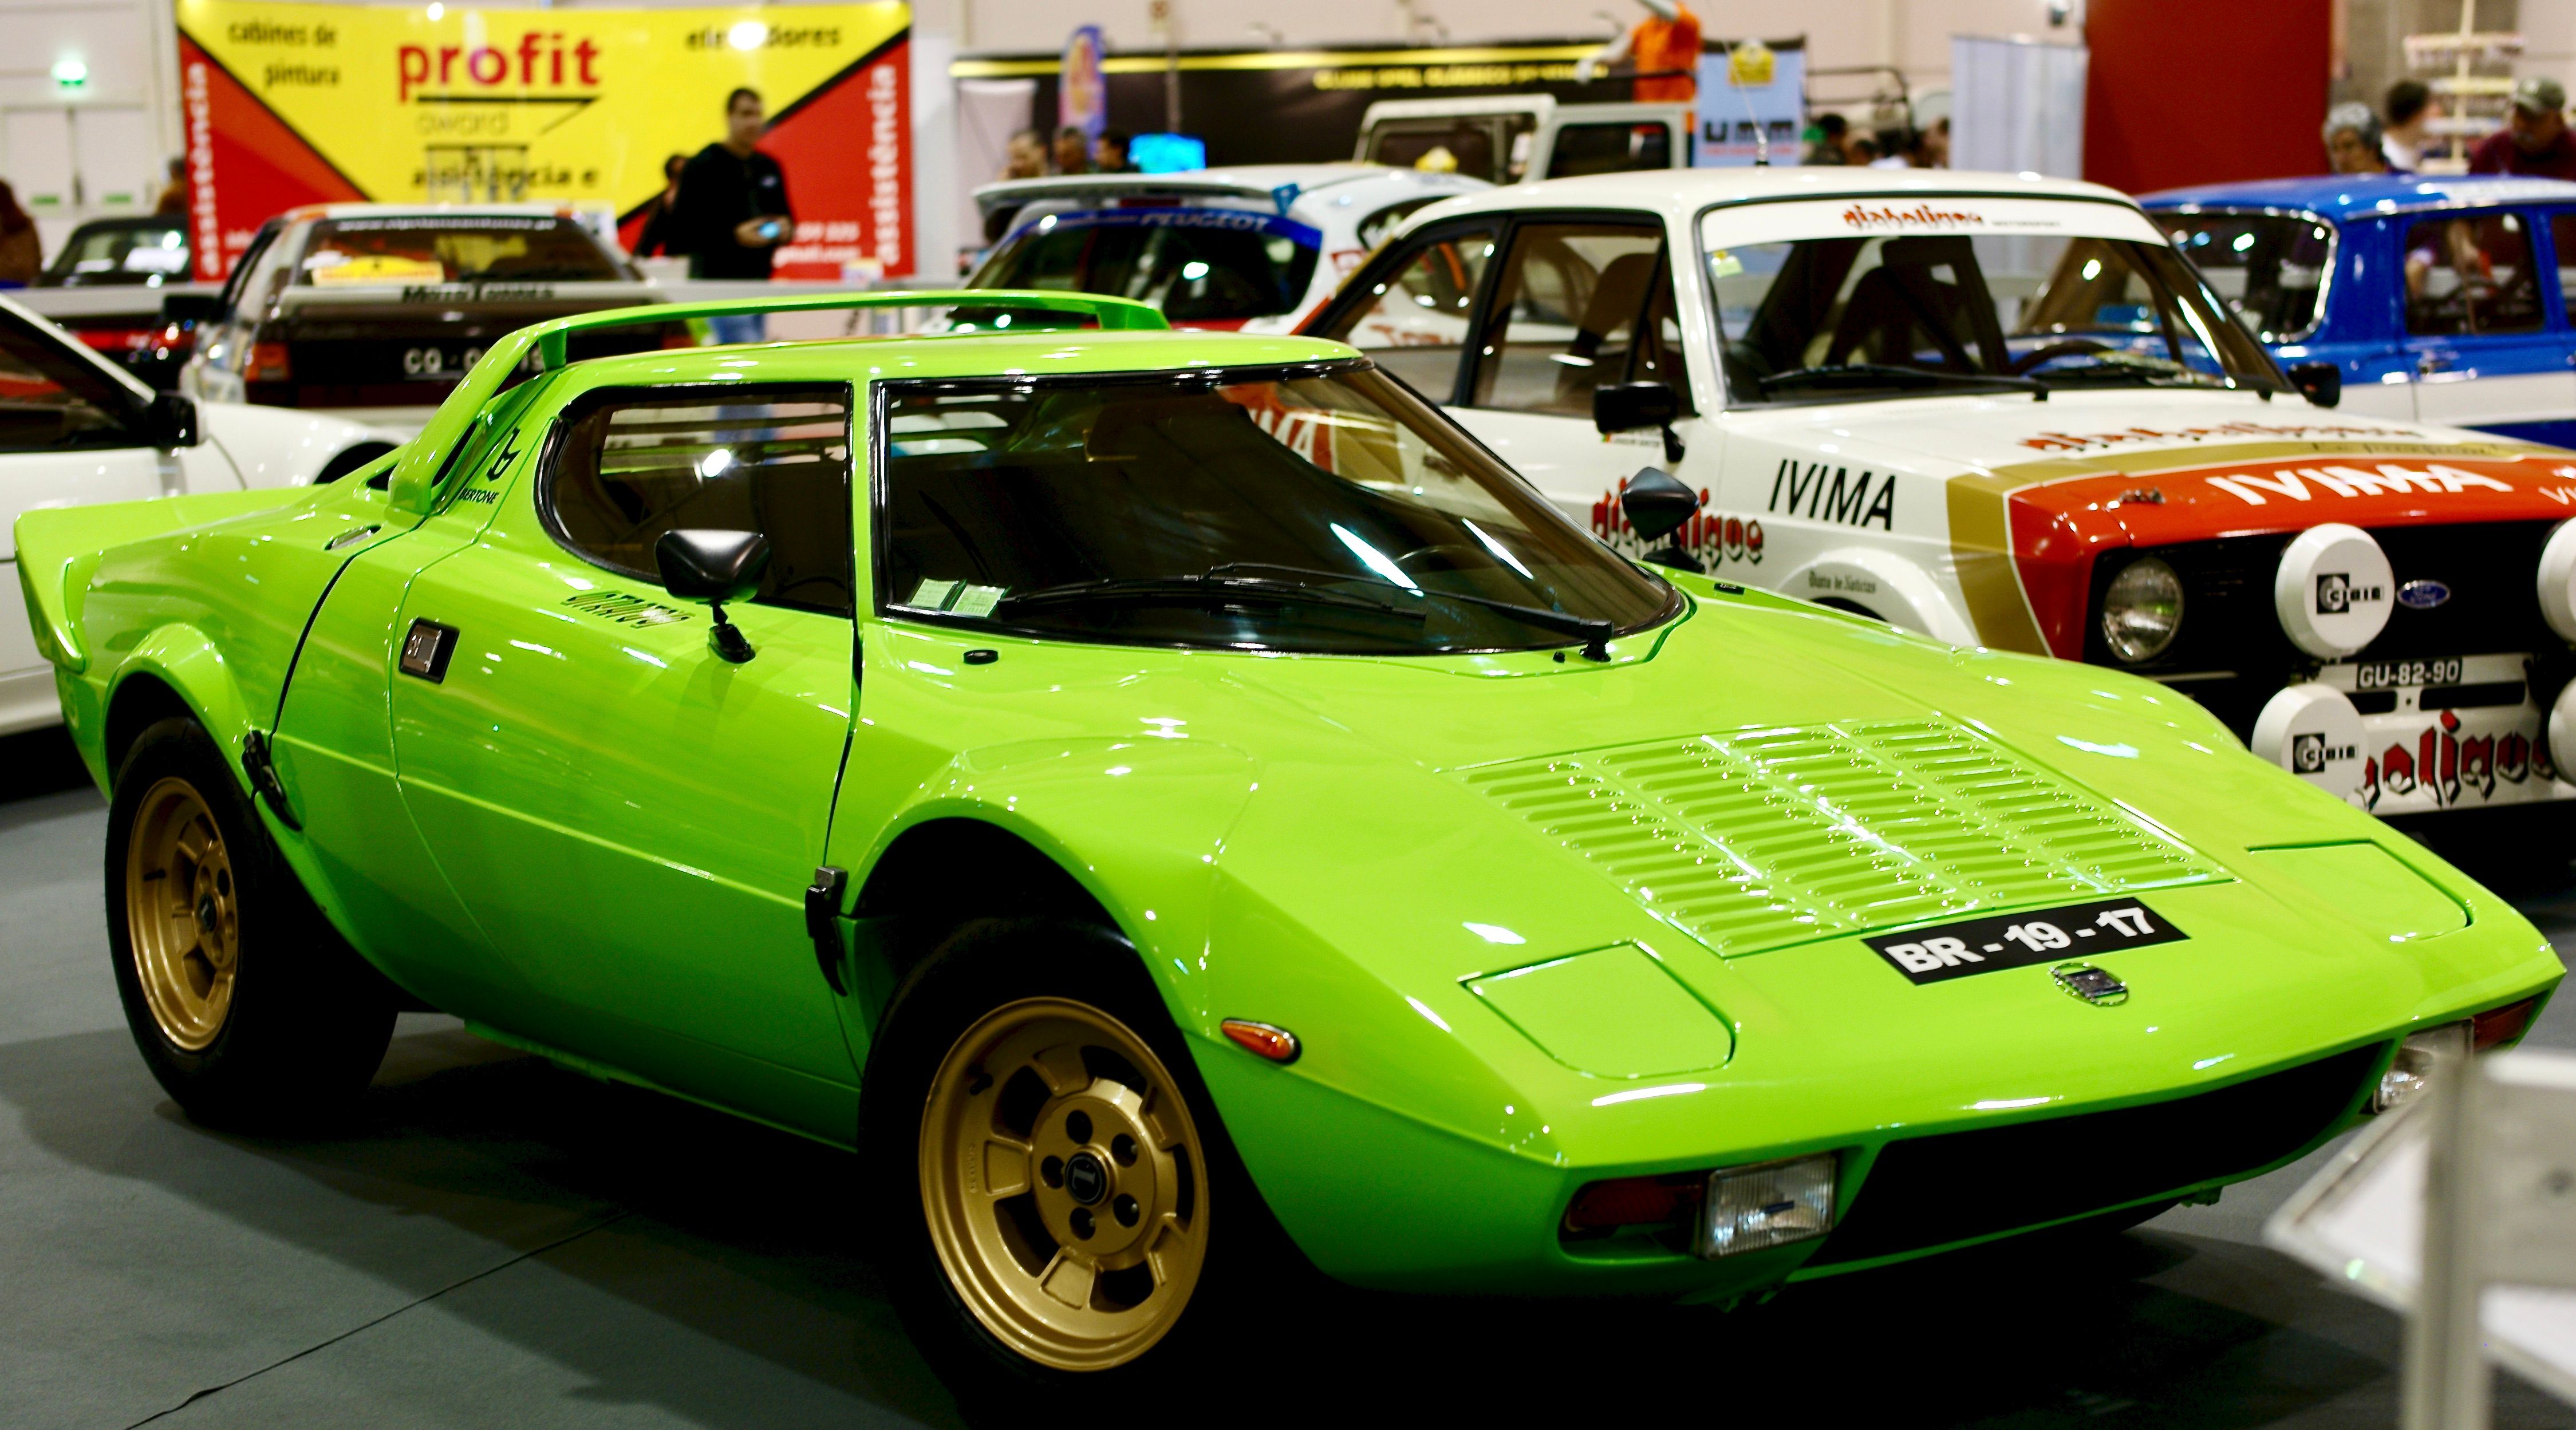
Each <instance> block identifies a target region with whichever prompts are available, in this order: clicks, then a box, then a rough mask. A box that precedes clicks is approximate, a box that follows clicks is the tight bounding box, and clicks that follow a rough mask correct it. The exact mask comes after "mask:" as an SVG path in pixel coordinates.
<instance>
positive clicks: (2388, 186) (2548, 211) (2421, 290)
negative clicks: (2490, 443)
mask: <svg viewBox="0 0 2576 1430" xmlns="http://www.w3.org/2000/svg"><path fill="white" fill-rule="evenodd" d="M2138 202H2139V203H2141V204H2143V205H2144V206H2145V207H2146V208H2147V210H2148V212H2149V213H2151V214H2153V215H2154V217H2155V219H2156V221H2157V222H2158V223H2160V224H2162V225H2163V226H2164V227H2165V229H2166V230H2167V231H2168V232H2170V233H2171V234H2172V235H2173V238H2174V242H2175V244H2176V245H2177V246H2179V247H2180V248H2181V249H2182V251H2183V252H2185V253H2187V254H2189V255H2190V256H2191V259H2192V261H2193V262H2195V263H2197V264H2199V265H2200V269H2201V271H2202V272H2203V273H2205V274H2207V275H2208V277H2209V281H2210V285H2211V286H2212V287H2214V288H2216V289H2217V290H2218V292H2219V293H2220V294H2221V295H2222V296H2223V297H2225V298H2226V299H2227V300H2228V301H2229V302H2230V303H2231V304H2232V305H2233V306H2234V307H2235V309H2236V311H2237V314H2238V316H2239V317H2241V318H2242V319H2243V320H2244V322H2245V325H2246V326H2247V327H2248V328H2251V329H2252V330H2253V331H2254V333H2255V335H2256V336H2257V337H2259V338H2260V339H2262V341H2263V343H2264V344H2265V345H2266V346H2268V347H2270V348H2271V350H2272V354H2273V356H2274V357H2276V358H2278V359H2280V361H2281V364H2282V366H2284V367H2291V366H2296V365H2298V364H2302V363H2332V364H2333V365H2334V366H2335V367H2336V368H2338V369H2340V370H2341V373H2342V378H2343V399H2342V406H2343V407H2344V408H2346V409H2347V410H2350V411H2354V412H2362V413H2367V414H2370V415H2372V416H2379V417H2397V418H2406V419H2412V420H2416V421H2422V422H2438V423H2442V424H2445V425H2448V426H2454V427H2475V428H2478V429H2481V430H2483V431H2488V432H2495V433H2500V434H2504V435H2508V436H2513V437H2519V438H2523V439H2525V440H2528V441H2535V442H2547V443H2550V444H2552V445H2555V446H2576V328H2571V327H2570V326H2569V322H2568V307H2569V303H2570V295H2569V289H2570V288H2571V286H2576V183H2562V182H2560V181H2558V180H2555V179H2520V178H2501V177H2498V178H2439V179H2424V178H2400V177H2395V176H2372V177H2361V176H2354V175H2330V176H2327V177H2323V178H2313V179H2271V180H2265V181H2262V182H2259V183H2246V184H2215V185H2211V186H2209V187H2206V188H2197V189H2172V190H2168V191H2166V192H2164V193H2159V194H2149V195H2147V196H2146V197H2144V198H2142V199H2140V200H2139V201H2138Z"/></svg>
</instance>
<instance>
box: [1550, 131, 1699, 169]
mask: <svg viewBox="0 0 2576 1430" xmlns="http://www.w3.org/2000/svg"><path fill="white" fill-rule="evenodd" d="M1672 166H1673V131H1672V129H1671V128H1670V127H1669V126H1666V125H1663V124H1568V125H1566V126H1565V127H1563V128H1561V129H1559V130H1557V131H1556V143H1555V144H1554V145H1552V146H1551V147H1550V148H1549V149H1548V155H1547V176H1548V177H1549V178H1551V179H1565V178H1572V177H1574V176H1575V175H1578V174H1624V173H1627V172H1628V171H1630V170H1632V169H1669V168H1671V167H1672Z"/></svg>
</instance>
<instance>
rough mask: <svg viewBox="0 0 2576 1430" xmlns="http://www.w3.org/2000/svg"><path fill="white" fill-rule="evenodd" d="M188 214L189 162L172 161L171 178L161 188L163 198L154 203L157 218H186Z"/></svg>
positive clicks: (153, 208) (155, 200) (182, 160)
mask: <svg viewBox="0 0 2576 1430" xmlns="http://www.w3.org/2000/svg"><path fill="white" fill-rule="evenodd" d="M187 212H188V161H187V160H185V159H173V160H171V161H170V178H169V181H168V182H167V183H164V184H163V185H162V186H161V196H160V197H159V198H156V199H154V200H153V201H152V214H153V217H155V218H176V217H184V216H185V215H186V214H187Z"/></svg>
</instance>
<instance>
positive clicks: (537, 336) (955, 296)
mask: <svg viewBox="0 0 2576 1430" xmlns="http://www.w3.org/2000/svg"><path fill="white" fill-rule="evenodd" d="M961 304H969V305H972V306H975V307H979V308H992V307H1005V308H1012V309H1021V310H1036V311H1041V312H1056V313H1066V314H1072V315H1075V316H1080V317H1087V318H1090V319H1092V320H1094V321H1096V322H1098V323H1099V324H1100V326H1101V329H1102V330H1103V331H1105V332H1154V333H1158V332H1165V331H1168V330H1169V329H1170V328H1171V324H1169V323H1167V322H1165V321H1163V314H1162V311H1161V310H1160V309H1158V308H1154V307H1152V306H1150V305H1147V304H1144V303H1138V302H1133V301H1130V300H1128V299H1125V298H1110V297H1105V296H1103V295H1101V294H1097V293H1057V292H1031V291H1024V290H1020V289H1013V288H984V289H972V290H966V289H950V290H945V291H941V290H922V291H899V292H892V293H827V294H821V295H817V296H813V297H801V298H745V299H736V300H730V301H725V300H718V301H713V302H705V303H657V304H654V305H653V306H651V307H645V308H609V309H605V310H603V311H601V312H596V313H581V314H576V315H575V316H573V317H569V318H550V319H548V320H546V321H545V322H542V323H531V324H529V325H528V326H526V327H524V328H520V329H518V330H517V331H515V332H512V333H510V334H508V335H506V336H504V337H502V338H500V339H499V340H497V341H495V342H494V343H493V344H492V346H491V347H489V348H487V349H485V350H484V353H483V356H482V358H481V359H480V360H479V361H477V362H476V363H475V364H474V366H473V368H472V369H471V370H469V371H468V372H467V373H466V374H465V380H464V381H463V382H460V383H458V384H456V386H455V387H454V388H453V389H451V390H450V391H449V392H448V394H447V400H446V401H444V402H442V403H440V404H439V405H438V411H437V413H436V414H435V415H433V416H432V417H431V418H430V419H429V425H428V426H427V427H425V428H423V429H421V433H420V435H419V436H417V437H415V438H413V439H412V440H411V442H410V444H409V445H408V446H405V447H403V448H402V449H401V450H400V451H399V452H397V453H396V454H395V461H394V469H393V478H392V480H391V482H390V483H388V485H387V494H388V495H389V496H391V497H392V499H393V506H394V509H395V510H396V511H401V512H408V513H410V514H412V515H415V516H420V515H426V514H427V513H428V512H429V511H430V510H431V509H432V508H433V507H434V506H435V505H436V504H437V499H438V492H437V485H438V469H439V465H440V463H441V462H442V461H443V460H444V458H445V456H446V454H447V452H448V451H449V450H450V449H451V448H453V447H454V446H455V445H456V444H457V443H458V442H459V441H462V440H463V439H464V437H465V433H466V430H467V428H469V427H470V426H471V425H472V424H473V422H474V418H475V416H476V415H477V414H478V413H480V412H481V411H482V410H483V405H484V404H485V403H487V402H490V401H491V400H492V399H493V397H495V396H496V395H498V394H499V393H500V391H501V389H502V388H503V387H505V386H507V385H508V383H509V379H510V374H511V373H513V372H514V371H516V370H517V369H518V368H519V366H520V364H521V363H523V362H525V361H527V359H528V358H529V356H530V355H531V354H534V355H535V357H536V366H537V369H538V370H539V371H541V372H552V371H554V370H555V369H557V368H560V367H562V366H564V365H565V364H566V363H567V362H569V361H570V360H571V359H570V352H569V350H570V348H571V345H572V336H573V334H575V333H589V332H596V331H598V330H600V329H602V328H626V327H635V326H638V325H642V324H660V323H678V322H689V321H693V320H696V319H701V318H729V317H736V316H744V315H749V314H753V313H828V312H850V311H859V310H867V309H877V308H954V307H957V306H959V305H961ZM453 475H455V476H456V477H457V478H458V479H459V480H462V479H463V477H464V475H465V474H464V473H462V472H458V473H455V474H453Z"/></svg>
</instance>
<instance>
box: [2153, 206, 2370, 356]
mask: <svg viewBox="0 0 2576 1430" xmlns="http://www.w3.org/2000/svg"><path fill="white" fill-rule="evenodd" d="M2156 222H2158V223H2160V224H2162V225H2164V229H2165V232H2167V233H2169V234H2172V235H2173V241H2174V247H2176V248H2179V249H2181V250H2182V251H2183V252H2184V253H2186V254H2189V255H2190V256H2191V261H2192V263H2193V264H2194V265H2195V266H2197V267H2198V268H2199V269H2200V271H2201V274H2202V276H2204V277H2206V278H2207V279H2208V280H2209V286H2210V287H2211V288H2213V289H2215V290H2217V293H2218V296H2219V297H2220V298H2223V299H2225V300H2226V302H2227V306H2228V308H2229V309H2231V310H2232V311H2234V312H2235V314H2236V315H2237V316H2238V317H2239V318H2242V319H2244V320H2245V325H2246V326H2247V327H2250V328H2252V329H2253V330H2254V332H2255V334H2256V336H2258V337H2260V338H2262V340H2263V341H2265V342H2267V343H2281V342H2295V341H2297V340H2298V339H2300V338H2303V337H2306V336H2307V334H2308V331H2309V330H2310V329H2311V328H2314V327H2315V326H2316V325H2317V319H2318V318H2319V317H2320V316H2322V314H2321V313H2320V312H2319V311H2318V308H2317V303H2318V300H2319V299H2321V298H2322V297H2323V296H2324V294H2325V280H2326V271H2327V270H2328V268H2330V267H2331V266H2332V264H2333V262H2334V229H2333V228H2331V227H2329V226H2328V225H2327V224H2326V223H2324V222H2323V221H2322V220H2319V219H2315V218H2311V217H2309V216H2307V215H2305V214H2282V213H2166V214H2158V215H2156Z"/></svg>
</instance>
